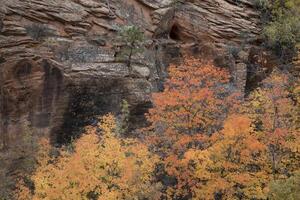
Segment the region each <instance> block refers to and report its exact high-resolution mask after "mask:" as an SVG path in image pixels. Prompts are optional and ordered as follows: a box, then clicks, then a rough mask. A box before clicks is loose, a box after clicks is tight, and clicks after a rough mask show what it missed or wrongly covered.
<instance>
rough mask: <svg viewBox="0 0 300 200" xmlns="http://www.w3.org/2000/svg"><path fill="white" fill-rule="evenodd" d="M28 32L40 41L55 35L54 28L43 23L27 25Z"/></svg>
mask: <svg viewBox="0 0 300 200" xmlns="http://www.w3.org/2000/svg"><path fill="white" fill-rule="evenodd" d="M25 29H26V32H27V34H28V35H29V36H30V37H31V38H32V39H34V40H37V41H40V40H42V39H43V38H45V37H49V36H52V35H53V32H52V30H51V29H50V28H49V27H48V26H46V25H43V24H37V23H35V24H31V25H28V26H26V27H25Z"/></svg>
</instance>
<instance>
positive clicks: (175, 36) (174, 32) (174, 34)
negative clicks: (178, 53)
mask: <svg viewBox="0 0 300 200" xmlns="http://www.w3.org/2000/svg"><path fill="white" fill-rule="evenodd" d="M169 36H170V38H171V39H172V40H176V41H179V40H181V38H180V29H179V27H178V26H177V25H176V24H174V25H173V26H172V28H171V30H170V33H169Z"/></svg>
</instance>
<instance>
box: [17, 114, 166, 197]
mask: <svg viewBox="0 0 300 200" xmlns="http://www.w3.org/2000/svg"><path fill="white" fill-rule="evenodd" d="M99 128H100V129H101V130H102V133H101V136H100V138H99V136H98V134H97V132H96V128H95V127H88V128H87V130H86V134H84V135H83V136H82V137H81V138H79V139H78V140H77V141H76V142H75V143H74V146H75V151H74V153H69V152H66V151H63V150H61V152H60V156H59V157H58V158H57V159H50V158H49V157H41V160H40V166H39V167H38V168H37V170H36V172H35V173H34V174H33V176H32V177H31V178H32V181H33V182H34V184H35V191H34V194H33V196H32V197H31V199H36V200H37V199H49V200H51V199H61V200H64V199H65V200H69V199H73V200H76V199H78V200H79V199H80V200H84V199H91V198H92V199H99V200H117V199H122V200H123V199H144V198H147V199H159V197H160V193H159V184H155V183H153V184H152V181H153V176H152V172H153V170H154V166H155V163H156V162H157V157H156V156H154V155H152V154H150V152H149V151H148V150H147V146H146V145H144V144H142V143H140V142H139V141H137V140H135V139H121V138H118V137H117V136H116V132H115V130H116V123H115V119H114V117H113V116H112V115H107V116H104V117H103V118H102V123H101V124H99ZM46 160H47V162H45V161H46ZM49 161H50V162H49ZM20 199H21V198H20Z"/></svg>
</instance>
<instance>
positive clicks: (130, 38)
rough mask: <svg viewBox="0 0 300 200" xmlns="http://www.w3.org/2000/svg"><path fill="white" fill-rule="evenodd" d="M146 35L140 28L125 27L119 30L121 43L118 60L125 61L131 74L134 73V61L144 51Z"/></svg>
mask: <svg viewBox="0 0 300 200" xmlns="http://www.w3.org/2000/svg"><path fill="white" fill-rule="evenodd" d="M144 41H145V38H144V33H143V32H142V31H141V29H140V28H139V27H136V26H124V27H122V28H120V30H119V36H118V42H120V43H121V48H120V51H119V52H118V55H117V59H119V60H124V61H125V62H126V64H127V66H128V69H129V73H131V71H132V66H131V64H132V59H133V56H134V55H136V54H137V53H141V52H143V51H144V46H143V42H144Z"/></svg>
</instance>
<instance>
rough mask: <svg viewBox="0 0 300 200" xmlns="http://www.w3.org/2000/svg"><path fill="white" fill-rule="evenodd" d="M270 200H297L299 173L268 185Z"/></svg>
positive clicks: (299, 185)
mask: <svg viewBox="0 0 300 200" xmlns="http://www.w3.org/2000/svg"><path fill="white" fill-rule="evenodd" d="M268 197H269V198H268V199H270V200H283V199H285V200H298V199H299V197H300V173H299V172H298V174H296V175H295V176H292V177H290V178H288V179H287V180H277V181H273V182H271V184H270V191H269V194H268Z"/></svg>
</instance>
